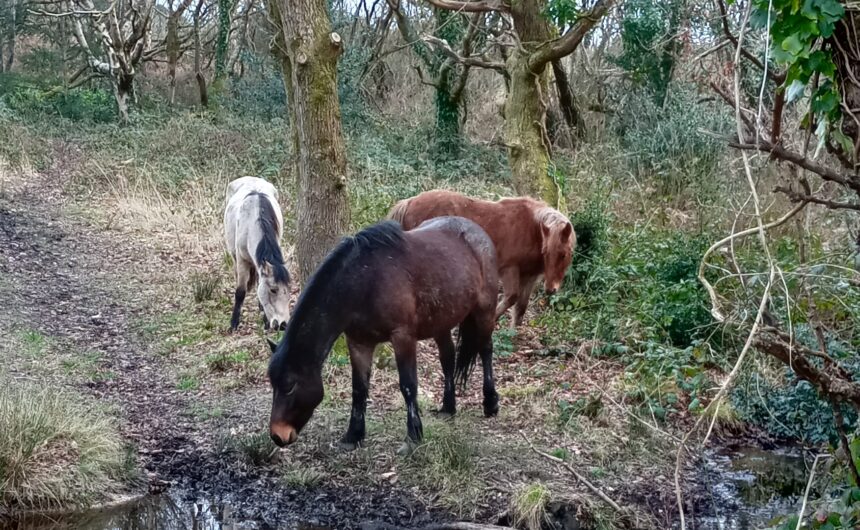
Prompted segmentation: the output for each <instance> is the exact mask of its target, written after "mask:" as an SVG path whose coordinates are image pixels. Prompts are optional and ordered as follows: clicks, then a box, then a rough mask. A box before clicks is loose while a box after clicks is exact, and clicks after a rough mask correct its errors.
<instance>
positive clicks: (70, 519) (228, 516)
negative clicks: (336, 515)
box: [0, 494, 330, 530]
mask: <svg viewBox="0 0 860 530" xmlns="http://www.w3.org/2000/svg"><path fill="white" fill-rule="evenodd" d="M268 528H273V527H272V526H269V525H267V524H265V523H261V522H259V521H250V520H243V519H242V518H240V517H236V516H234V514H233V511H232V510H231V507H230V505H229V504H225V503H218V502H212V501H208V500H198V501H187V500H183V499H181V498H179V497H178V496H176V495H173V494H161V495H146V496H143V497H139V498H135V499H131V500H128V501H126V502H121V503H117V504H114V505H111V506H110V507H106V508H97V509H92V510H87V511H83V512H77V513H68V514H53V515H31V516H27V517H24V518H22V519H20V520H17V521H15V522H10V523H5V524H2V523H0V530H71V529H75V530H240V529H242V530H245V529H249V530H256V529H259V530H263V529H268ZM278 528H289V529H291V530H330V529H329V528H328V527H325V526H316V525H313V524H303V523H296V524H293V525H292V526H278Z"/></svg>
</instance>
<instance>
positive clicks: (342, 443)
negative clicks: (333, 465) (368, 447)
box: [337, 440, 361, 453]
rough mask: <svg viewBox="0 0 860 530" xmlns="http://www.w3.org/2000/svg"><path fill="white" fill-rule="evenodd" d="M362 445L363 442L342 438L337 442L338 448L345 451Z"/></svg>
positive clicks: (353, 449)
mask: <svg viewBox="0 0 860 530" xmlns="http://www.w3.org/2000/svg"><path fill="white" fill-rule="evenodd" d="M360 447H361V442H360V441H359V442H348V441H346V440H340V441H339V442H337V448H338V449H340V450H341V451H344V452H347V453H348V452H351V451H355V450H356V449H359V448H360Z"/></svg>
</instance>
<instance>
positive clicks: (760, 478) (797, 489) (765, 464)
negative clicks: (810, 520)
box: [694, 447, 811, 530]
mask: <svg viewBox="0 0 860 530" xmlns="http://www.w3.org/2000/svg"><path fill="white" fill-rule="evenodd" d="M809 465H811V461H810V462H807V459H806V458H805V457H804V455H803V453H802V452H801V451H800V450H798V449H794V448H780V449H774V450H764V449H761V448H756V447H737V448H732V449H728V448H723V449H718V450H714V451H709V452H708V454H707V455H706V457H705V459H704V462H703V474H704V476H705V478H706V486H707V490H708V493H709V495H710V498H711V499H710V500H711V502H710V503H706V505H708V509H707V510H704V511H702V512H700V513H698V514H696V518H695V526H694V528H696V529H698V530H757V529H760V528H768V527H770V526H771V524H770V523H771V521H772V520H773V519H774V518H775V517H777V516H779V515H785V514H791V513H796V512H797V510H799V508H800V502H801V499H802V497H803V493H804V490H805V488H806V482H807V479H808V478H809Z"/></svg>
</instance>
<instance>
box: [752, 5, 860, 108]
mask: <svg viewBox="0 0 860 530" xmlns="http://www.w3.org/2000/svg"><path fill="white" fill-rule="evenodd" d="M754 7H755V11H754V12H753V14H752V18H751V21H752V24H753V26H754V27H758V28H768V29H769V30H770V36H771V40H772V44H773V45H772V47H771V56H772V57H773V59H774V61H776V62H777V63H778V64H783V65H786V66H787V70H786V78H785V84H784V86H783V89H785V90H787V93H786V96H787V99H788V101H793V100H795V99H798V98H800V97H802V96H803V94H804V92H805V88H806V86H807V85H808V84H809V80H810V79H812V77H813V76H814V75H815V74H819V75H820V76H821V78H822V79H823V82H822V83H821V84H820V85H819V87H818V88H817V89H816V90H815V91H814V92H813V93H812V94H811V95H810V106H811V110H812V112H813V113H815V114H816V115H818V116H820V117H821V118H822V119H824V120H825V121H826V122H829V123H833V122H835V121H837V120H838V119H839V116H840V112H839V102H840V98H839V91H838V87H837V85H836V84H835V83H834V82H833V79H834V75H835V73H836V65H835V64H834V63H833V59H832V57H831V55H830V52H829V51H828V50H826V49H821V48H820V47H819V42H820V41H821V40H822V39H827V38H829V37H830V36H832V35H833V31H834V30H835V28H836V23H837V22H839V20H840V19H841V18H842V17H843V16H844V15H845V8H844V7H843V6H842V4H841V3H840V2H838V1H837V0H754ZM769 7H771V8H772V10H770V11H768V8H769ZM768 24H769V26H768ZM816 48H818V49H816Z"/></svg>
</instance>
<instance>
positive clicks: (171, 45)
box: [164, 10, 182, 106]
mask: <svg viewBox="0 0 860 530" xmlns="http://www.w3.org/2000/svg"><path fill="white" fill-rule="evenodd" d="M180 16H182V11H180V10H176V11H174V12H172V13H170V16H169V17H168V18H167V35H166V36H165V38H164V40H165V44H166V47H167V78H168V85H169V87H170V98H169V104H170V105H171V106H172V105H173V104H174V103H175V102H176V63H178V62H179V18H180Z"/></svg>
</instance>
